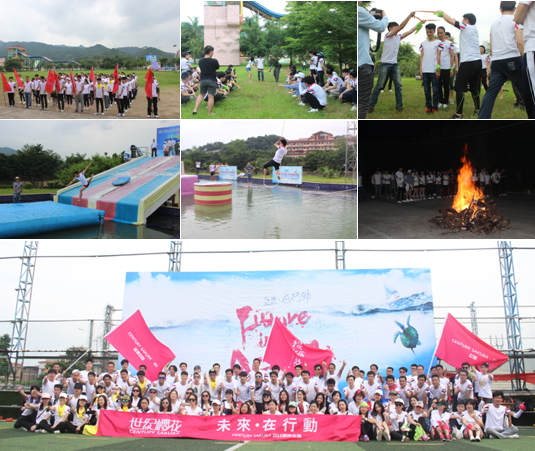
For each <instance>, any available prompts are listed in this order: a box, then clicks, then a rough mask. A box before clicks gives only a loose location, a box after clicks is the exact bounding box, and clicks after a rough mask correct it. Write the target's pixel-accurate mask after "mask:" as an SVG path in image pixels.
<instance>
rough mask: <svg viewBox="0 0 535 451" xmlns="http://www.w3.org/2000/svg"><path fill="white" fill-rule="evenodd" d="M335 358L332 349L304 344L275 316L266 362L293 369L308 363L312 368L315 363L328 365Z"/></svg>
mask: <svg viewBox="0 0 535 451" xmlns="http://www.w3.org/2000/svg"><path fill="white" fill-rule="evenodd" d="M332 358H333V353H332V351H329V350H328V349H320V348H318V347H314V346H311V345H306V344H304V343H303V342H302V341H301V340H299V339H298V338H297V337H296V336H295V335H294V334H292V333H291V332H290V331H289V330H288V328H287V327H286V326H285V325H284V324H282V322H281V320H280V319H279V318H275V320H274V321H273V326H272V328H271V333H270V335H269V341H268V344H267V346H266V352H265V353H264V362H268V363H270V364H271V365H272V366H273V365H279V366H280V367H281V369H284V368H286V369H288V370H290V369H293V368H294V367H295V366H296V365H302V366H303V368H304V364H305V363H306V364H307V368H308V369H309V370H312V369H313V368H314V365H316V364H318V363H319V364H320V365H321V364H322V362H325V363H326V364H327V366H328V365H329V363H331V360H332Z"/></svg>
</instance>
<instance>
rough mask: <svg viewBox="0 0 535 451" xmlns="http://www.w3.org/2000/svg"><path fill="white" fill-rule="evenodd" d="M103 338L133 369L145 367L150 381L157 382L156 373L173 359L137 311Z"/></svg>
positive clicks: (169, 351) (171, 353) (170, 352)
mask: <svg viewBox="0 0 535 451" xmlns="http://www.w3.org/2000/svg"><path fill="white" fill-rule="evenodd" d="M105 338H106V340H108V341H109V342H110V343H111V344H112V345H113V346H114V347H115V349H117V351H119V353H120V354H121V355H122V356H123V357H124V358H125V359H126V360H128V361H129V362H130V365H132V366H133V367H134V368H135V369H139V366H140V365H146V366H147V371H146V376H147V379H148V380H150V381H154V380H158V373H159V372H160V371H163V368H164V367H165V365H166V364H167V363H168V362H170V361H171V360H173V359H174V358H175V355H174V354H173V351H171V350H170V349H169V348H168V347H167V346H165V345H164V344H162V343H160V342H159V341H158V340H157V339H156V337H155V336H154V335H153V333H152V332H151V331H150V329H149V328H148V326H147V323H146V322H145V320H144V319H143V316H142V315H141V312H140V311H139V310H137V311H136V312H135V313H134V314H133V315H132V316H130V317H129V318H127V319H125V320H124V321H123V322H122V323H121V324H119V325H118V326H117V327H116V328H115V329H113V330H112V331H111V332H110V333H109V334H108V335H106V337H105Z"/></svg>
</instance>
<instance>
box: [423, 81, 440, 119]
mask: <svg viewBox="0 0 535 451" xmlns="http://www.w3.org/2000/svg"><path fill="white" fill-rule="evenodd" d="M423 76H424V93H425V106H426V107H427V109H428V110H438V80H437V76H436V74H435V72H433V73H432V74H423ZM431 87H432V88H433V93H432V94H431Z"/></svg>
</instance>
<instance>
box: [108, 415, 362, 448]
mask: <svg viewBox="0 0 535 451" xmlns="http://www.w3.org/2000/svg"><path fill="white" fill-rule="evenodd" d="M97 435H98V436H105V437H139V438H143V437H187V438H196V439H206V440H230V441H262V442H266V441H289V442H292V441H293V442H295V441H306V442H358V439H359V435H360V417H359V416H353V415H344V416H342V415H228V416H219V417H197V416H188V415H173V414H155V413H131V412H117V411H115V410H101V411H100V416H99V420H98V432H97Z"/></svg>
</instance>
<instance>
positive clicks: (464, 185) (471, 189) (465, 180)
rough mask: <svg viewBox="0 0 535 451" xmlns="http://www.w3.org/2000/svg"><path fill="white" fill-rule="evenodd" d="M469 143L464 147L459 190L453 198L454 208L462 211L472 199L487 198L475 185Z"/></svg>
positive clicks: (458, 179) (458, 178) (458, 180)
mask: <svg viewBox="0 0 535 451" xmlns="http://www.w3.org/2000/svg"><path fill="white" fill-rule="evenodd" d="M467 155H468V145H466V146H465V147H464V156H463V157H462V158H461V161H462V163H463V167H462V168H461V172H460V173H459V177H457V182H458V184H459V188H458V190H457V195H456V196H455V199H454V200H453V208H454V209H455V210H456V211H457V212H458V213H460V212H461V211H463V210H466V209H467V208H468V207H469V206H470V203H471V202H472V200H479V199H483V198H485V195H484V194H483V193H482V192H481V190H480V189H479V188H478V187H477V186H475V185H474V182H473V181H472V175H473V169H472V163H470V160H468V156H467Z"/></svg>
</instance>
